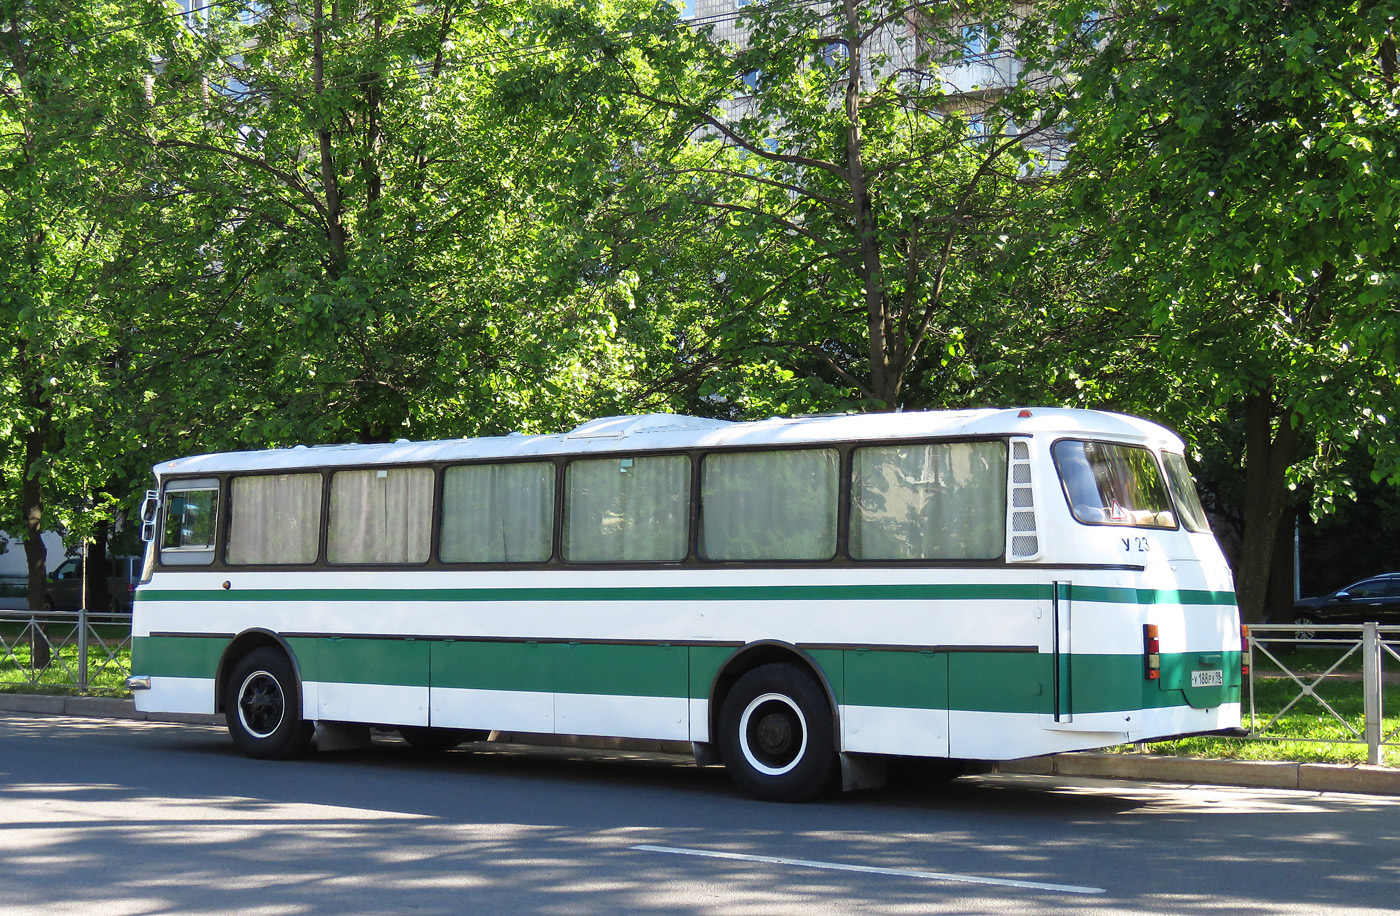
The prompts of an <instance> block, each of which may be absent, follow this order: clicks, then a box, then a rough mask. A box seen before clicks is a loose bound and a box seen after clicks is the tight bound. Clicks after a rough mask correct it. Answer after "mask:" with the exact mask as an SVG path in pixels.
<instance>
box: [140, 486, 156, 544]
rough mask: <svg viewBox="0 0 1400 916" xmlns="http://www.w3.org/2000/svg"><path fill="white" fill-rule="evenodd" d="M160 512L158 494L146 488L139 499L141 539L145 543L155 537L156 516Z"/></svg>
mask: <svg viewBox="0 0 1400 916" xmlns="http://www.w3.org/2000/svg"><path fill="white" fill-rule="evenodd" d="M159 514H160V494H159V493H157V492H156V491H155V490H147V491H146V498H145V499H144V500H142V501H141V540H142V541H143V542H145V543H147V544H149V543H150V542H151V541H154V540H155V539H156V517H157V516H158V515H159Z"/></svg>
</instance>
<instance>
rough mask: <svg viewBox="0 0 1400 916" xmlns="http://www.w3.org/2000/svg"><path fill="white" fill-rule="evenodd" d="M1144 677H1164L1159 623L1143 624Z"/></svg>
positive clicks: (1150, 678) (1155, 679) (1159, 678)
mask: <svg viewBox="0 0 1400 916" xmlns="http://www.w3.org/2000/svg"><path fill="white" fill-rule="evenodd" d="M1142 660H1143V672H1142V673H1143V677H1145V678H1146V679H1147V680H1149V681H1157V680H1161V678H1162V641H1161V640H1160V639H1159V638H1158V637H1157V625H1156V624H1155V623H1145V624H1143V625H1142Z"/></svg>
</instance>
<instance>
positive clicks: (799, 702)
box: [719, 663, 838, 802]
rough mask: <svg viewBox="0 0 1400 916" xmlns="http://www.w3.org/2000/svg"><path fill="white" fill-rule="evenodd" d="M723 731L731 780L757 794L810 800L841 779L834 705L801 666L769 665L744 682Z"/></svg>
mask: <svg viewBox="0 0 1400 916" xmlns="http://www.w3.org/2000/svg"><path fill="white" fill-rule="evenodd" d="M719 730H720V735H719V747H720V755H721V757H722V758H723V759H724V766H725V769H726V770H728V771H729V778H730V779H732V780H734V783H735V784H736V785H737V786H739V788H741V789H743V790H744V791H746V792H748V793H750V794H751V795H755V796H757V797H759V798H764V799H768V800H770V801H786V802H796V801H806V800H808V799H810V798H815V797H816V796H818V795H820V794H821V793H823V792H825V791H826V790H828V789H829V788H831V786H832V784H833V783H834V782H835V781H836V774H837V771H838V763H837V758H836V741H835V733H834V730H833V725H832V714H831V704H830V703H828V702H827V698H826V693H825V692H824V691H823V690H822V688H821V686H820V685H819V684H818V683H817V681H816V680H815V679H814V678H813V677H812V676H811V675H810V674H808V673H807V672H806V671H804V670H803V669H801V668H798V667H797V666H795V665H790V664H781V663H779V664H769V665H763V666H761V667H758V668H755V669H754V670H752V671H750V672H749V673H748V674H745V675H744V676H743V677H741V678H739V681H738V682H737V683H736V684H735V685H734V687H733V689H731V690H730V691H729V694H728V696H726V697H725V698H724V703H723V705H722V706H721V707H720V714H719Z"/></svg>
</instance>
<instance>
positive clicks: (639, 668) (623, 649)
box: [549, 643, 690, 741]
mask: <svg viewBox="0 0 1400 916" xmlns="http://www.w3.org/2000/svg"><path fill="white" fill-rule="evenodd" d="M549 650H550V655H551V657H552V665H551V668H552V670H553V673H554V730H555V731H556V732H558V733H559V734H567V735H606V736H610V737H616V738H658V739H672V740H679V741H684V740H686V739H687V738H688V737H689V736H690V726H689V721H688V720H689V716H690V703H689V698H688V697H687V693H688V678H689V662H688V653H687V651H686V648H685V647H684V646H670V645H604V644H594V643H562V644H556V645H552V646H550V647H549Z"/></svg>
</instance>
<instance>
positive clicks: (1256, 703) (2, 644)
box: [0, 610, 1400, 764]
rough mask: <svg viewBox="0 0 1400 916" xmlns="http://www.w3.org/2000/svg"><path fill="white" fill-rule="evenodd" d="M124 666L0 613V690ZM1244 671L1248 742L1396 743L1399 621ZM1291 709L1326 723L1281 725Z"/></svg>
mask: <svg viewBox="0 0 1400 916" xmlns="http://www.w3.org/2000/svg"><path fill="white" fill-rule="evenodd" d="M130 668H131V617H130V616H129V615H125V614H111V613H96V612H91V611H85V610H78V611H27V610H0V690H7V691H11V692H16V691H35V692H44V693H70V692H73V691H77V692H78V693H81V694H98V695H109V696H110V695H117V694H124V693H125V687H124V686H123V680H124V679H125V678H126V676H127V675H128V674H130V673H131V671H130ZM1249 668H1250V675H1249V687H1250V689H1249V698H1248V706H1247V708H1246V709H1245V711H1244V714H1245V717H1246V722H1247V723H1248V725H1249V732H1248V738H1249V739H1253V740H1258V741H1301V742H1316V743H1326V744H1350V745H1364V746H1365V747H1366V754H1367V760H1368V762H1370V763H1372V764H1376V763H1380V762H1381V749H1382V748H1384V747H1400V727H1396V728H1394V729H1392V730H1390V731H1386V730H1385V728H1384V722H1385V706H1386V700H1387V692H1389V693H1390V694H1391V696H1390V697H1389V699H1390V700H1391V701H1392V702H1391V705H1392V706H1394V705H1395V704H1397V703H1400V626H1379V625H1377V624H1374V623H1367V624H1341V625H1317V626H1312V627H1310V628H1309V629H1308V630H1307V631H1306V632H1300V631H1299V630H1298V628H1297V627H1296V626H1287V625H1278V626H1274V625H1270V626H1265V625H1259V626H1254V627H1251V628H1250V645H1249ZM1299 714H1307V715H1311V716H1313V717H1315V718H1316V719H1317V720H1319V721H1321V722H1323V723H1325V724H1326V725H1328V726H1329V727H1328V728H1323V729H1314V730H1313V732H1314V734H1311V735H1303V736H1300V735H1299V734H1298V733H1297V731H1296V730H1295V729H1292V728H1287V729H1286V728H1285V726H1286V724H1287V723H1288V721H1289V719H1288V717H1289V716H1290V715H1292V716H1294V717H1296V716H1297V715H1299ZM1318 732H1320V733H1321V735H1320V736H1319V734H1317V733H1318Z"/></svg>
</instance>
